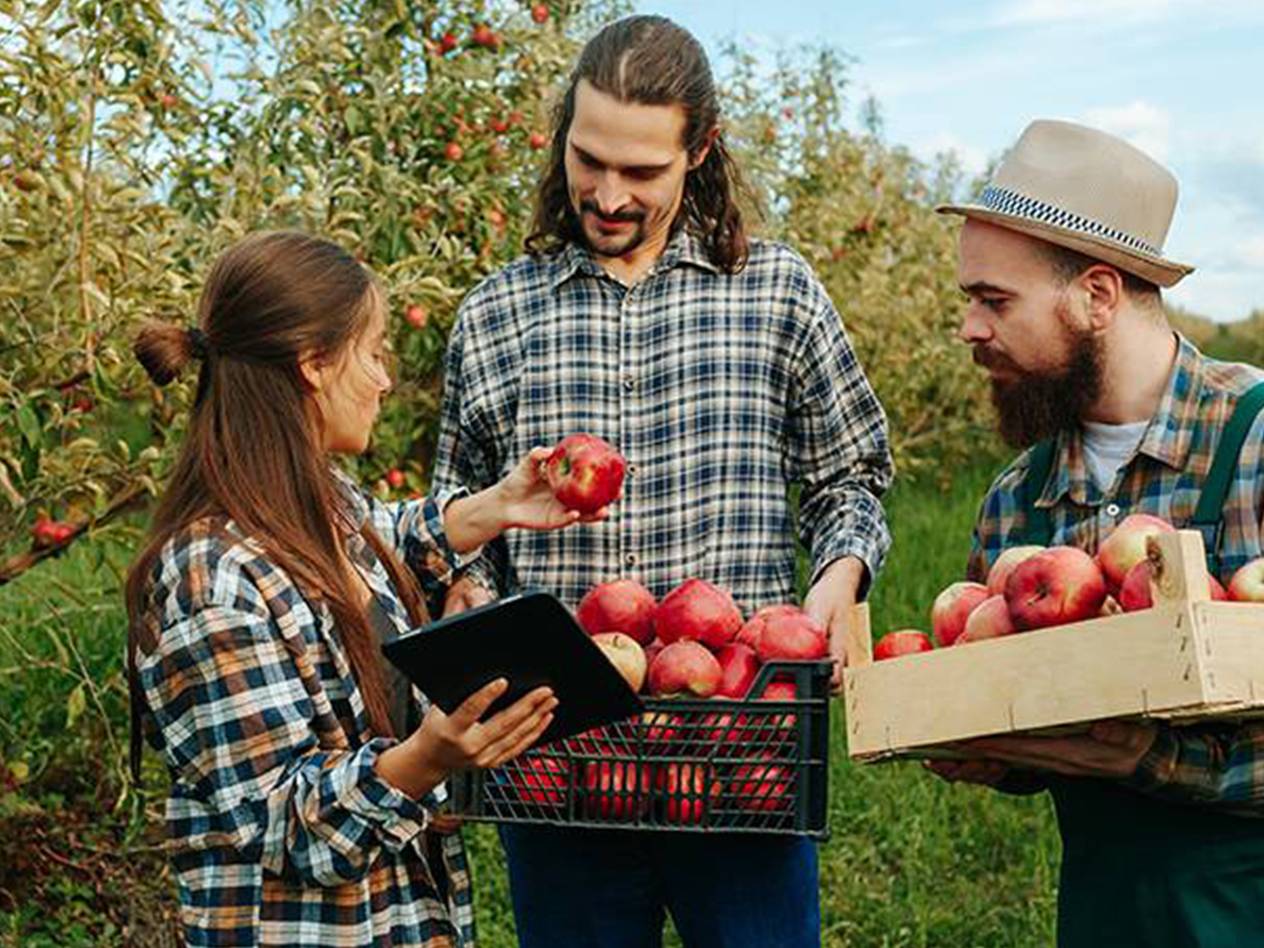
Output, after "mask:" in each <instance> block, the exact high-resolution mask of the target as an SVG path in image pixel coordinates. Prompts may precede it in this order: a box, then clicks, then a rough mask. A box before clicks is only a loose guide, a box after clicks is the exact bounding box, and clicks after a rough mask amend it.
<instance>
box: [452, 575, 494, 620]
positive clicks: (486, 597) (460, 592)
mask: <svg viewBox="0 0 1264 948" xmlns="http://www.w3.org/2000/svg"><path fill="white" fill-rule="evenodd" d="M493 598H495V597H494V596H492V594H491V592H490V591H489V590H488V588H487V587H486V586H484V585H483V584H482V583H480V582H477V581H475V580H473V579H471V578H470V577H469V576H462V577H461V578H460V579H458V580H457V581H456V582H455V583H453V584H452V585H451V586H449V587H448V594H447V595H446V596H445V597H444V600H443V618H445V619H446V618H447V617H448V616H454V615H456V614H457V613H459V612H464V611H465V610H466V609H473V608H474V607H475V606H485V605H487V604H488V603H489V602H491V601H492V599H493Z"/></svg>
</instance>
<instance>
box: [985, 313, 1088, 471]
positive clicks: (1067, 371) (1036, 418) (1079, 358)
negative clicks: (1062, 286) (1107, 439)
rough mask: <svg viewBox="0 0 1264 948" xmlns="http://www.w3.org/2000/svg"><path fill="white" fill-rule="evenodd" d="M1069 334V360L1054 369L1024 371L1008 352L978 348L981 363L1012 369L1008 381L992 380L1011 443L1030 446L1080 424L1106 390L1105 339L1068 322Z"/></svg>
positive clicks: (995, 404) (1004, 432) (994, 398)
mask: <svg viewBox="0 0 1264 948" xmlns="http://www.w3.org/2000/svg"><path fill="white" fill-rule="evenodd" d="M1064 325H1065V323H1064ZM1067 335H1068V339H1069V341H1070V351H1069V353H1068V356H1067V361H1066V364H1065V365H1064V366H1063V367H1062V368H1060V369H1055V370H1052V371H1050V370H1045V371H1038V372H1025V371H1023V370H1022V369H1019V368H1018V367H1017V366H1016V365H1014V364H1013V363H1012V362H1010V361H1009V360H1008V359H1006V358H1005V357H1003V356H1000V357H998V356H995V355H989V354H987V353H985V352H984V351H983V350H980V349H976V350H975V351H974V361H975V362H977V363H979V364H980V365H989V364H991V365H1000V366H1003V367H1005V368H1007V369H1009V370H1010V372H1011V373H1013V374H1012V375H1011V376H1010V377H1008V378H1006V379H1005V380H1000V379H993V380H992V405H993V407H995V408H996V414H997V427H998V430H999V431H1000V434H1001V437H1002V438H1004V439H1005V443H1006V444H1008V445H1010V446H1011V447H1015V448H1026V447H1030V446H1031V445H1033V444H1035V443H1036V442H1038V441H1043V440H1044V439H1046V438H1052V437H1054V436H1055V435H1057V434H1059V433H1061V432H1063V431H1070V430H1073V429H1075V428H1076V427H1078V426H1079V424H1080V421H1081V419H1082V418H1083V417H1084V414H1085V412H1086V411H1087V410H1088V408H1089V407H1090V406H1091V405H1092V404H1093V403H1094V402H1096V401H1097V399H1098V397H1099V396H1100V395H1101V391H1102V346H1101V341H1100V340H1099V339H1098V338H1097V337H1096V336H1095V335H1094V334H1093V333H1092V332H1089V331H1083V330H1077V329H1072V328H1069V327H1068V328H1067Z"/></svg>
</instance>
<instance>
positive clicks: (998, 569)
mask: <svg viewBox="0 0 1264 948" xmlns="http://www.w3.org/2000/svg"><path fill="white" fill-rule="evenodd" d="M1044 549H1045V548H1044V547H1043V546H1011V547H1010V548H1009V549H1007V550H1002V551H1001V555H1000V556H998V557H997V558H996V562H995V563H993V564H992V568H991V569H990V570H988V575H987V589H988V595H989V596H1000V595H1003V594H1004V592H1005V581H1006V580H1007V579H1009V574H1010V573H1011V572H1012V571H1013V569H1014V567H1015V566H1017V565H1018V564H1019V563H1021V562H1022V561H1023V560H1028V559H1031V558H1032V557H1033V556H1035V555H1036V554H1037V553H1043V552H1044Z"/></svg>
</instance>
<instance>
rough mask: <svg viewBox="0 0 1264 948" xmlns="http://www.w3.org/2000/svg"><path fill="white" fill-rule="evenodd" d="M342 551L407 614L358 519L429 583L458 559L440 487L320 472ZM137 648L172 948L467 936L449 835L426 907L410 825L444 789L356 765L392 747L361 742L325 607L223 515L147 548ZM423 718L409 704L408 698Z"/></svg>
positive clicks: (420, 850) (360, 714)
mask: <svg viewBox="0 0 1264 948" xmlns="http://www.w3.org/2000/svg"><path fill="white" fill-rule="evenodd" d="M337 477H338V480H339V482H340V485H342V488H343V494H344V497H345V498H346V501H347V508H346V521H345V524H344V525H345V526H347V529H348V536H347V551H348V554H349V555H350V557H351V559H352V562H353V563H354V564H355V565H356V566H357V568H358V569H359V571H360V573H361V575H362V576H363V577H364V579H365V581H366V582H367V583H368V584H369V586H370V588H371V589H372V591H373V593H374V595H375V596H377V598H378V601H379V602H380V603H381V605H382V607H383V610H384V611H385V612H386V613H387V614H388V615H389V616H390V617H391V619H392V620H393V622H394V624H395V626H396V628H397V629H398V630H399V631H401V632H403V631H406V630H407V629H408V627H409V621H408V618H407V615H406V613H405V610H404V607H403V605H402V603H401V602H400V601H399V599H398V597H397V596H396V594H395V592H394V591H393V589H392V587H391V585H390V581H389V579H388V577H387V573H386V571H385V568H384V567H383V566H382V564H381V562H380V561H378V560H377V558H376V557H375V556H374V554H373V552H372V550H371V549H370V548H369V547H368V545H367V544H366V543H365V542H364V541H363V539H362V538H361V537H360V536H359V534H358V529H359V526H360V525H361V524H363V523H364V521H365V520H366V519H369V520H370V521H371V523H372V526H373V528H374V529H375V530H376V531H377V532H378V535H379V536H381V537H382V538H383V540H384V541H385V542H386V543H387V544H388V545H390V546H392V547H393V548H394V549H396V550H398V551H399V552H400V553H401V555H403V556H404V558H405V560H406V561H407V562H408V563H409V565H410V566H413V567H414V568H418V569H420V570H422V571H428V572H429V573H430V574H431V579H432V581H434V580H437V581H446V580H447V579H448V578H449V577H450V574H451V570H452V568H453V567H455V566H458V565H461V562H462V561H461V559H460V558H459V557H458V556H457V555H456V554H455V553H453V552H452V551H451V550H450V549H449V548H448V546H447V542H446V539H445V537H444V534H443V527H442V516H441V513H440V511H441V509H442V507H443V506H444V505H445V504H446V503H447V501H448V500H450V499H451V497H452V495H450V494H449V495H439V496H437V497H431V498H427V499H426V500H424V501H411V502H405V503H398V504H382V503H379V502H377V501H376V500H373V499H371V498H368V497H367V496H365V495H363V494H361V493H360V492H359V491H358V490H356V489H355V488H354V487H352V486H351V485H350V481H349V480H348V479H347V478H345V477H344V476H342V475H340V474H339V475H337ZM147 604H148V608H147V610H146V612H145V616H144V620H143V621H144V631H145V632H146V633H147V637H148V640H149V641H150V642H156V643H157V645H156V647H155V648H154V650H153V651H152V652H150V653H148V654H145V655H143V656H140V657H138V666H139V667H138V671H139V677H140V682H141V686H142V688H143V692H144V697H145V703H146V705H147V714H146V724H147V726H148V728H147V729H148V731H149V737H150V740H151V742H152V743H153V745H154V746H155V747H156V748H157V749H158V750H159V751H160V752H161V753H162V755H163V758H164V759H165V760H166V763H167V766H168V768H169V770H170V773H171V792H170V796H169V798H168V800H167V823H168V830H169V835H170V838H171V840H170V844H169V845H170V847H171V850H172V852H173V860H174V864H175V868H176V870H177V872H178V875H179V891H180V913H181V920H182V922H183V925H184V931H185V938H186V941H187V943H188V944H190V945H320V946H337V945H348V946H351V945H354V946H362V945H413V946H427V948H439V946H445V948H449V946H457V945H461V946H466V945H470V944H472V943H473V914H472V909H471V903H470V880H469V872H468V868H467V865H466V861H465V854H464V850H463V848H462V844H461V839H460V836H459V835H456V834H454V835H451V836H447V837H445V838H444V840H443V844H442V845H443V851H444V857H445V863H446V869H447V873H448V877H449V881H450V894H451V902H450V904H446V905H445V904H444V903H443V902H441V901H440V899H439V896H438V894H437V891H436V887H435V882H434V879H433V877H432V876H431V873H430V869H429V867H428V865H427V862H426V859H425V855H424V853H425V849H424V840H425V837H424V836H423V833H422V830H423V829H424V828H425V827H426V825H427V822H428V819H429V813H430V812H432V811H433V810H434V809H435V808H437V807H439V806H440V805H441V804H442V802H443V801H444V800H445V799H446V790H445V789H444V788H443V787H442V786H440V787H438V788H436V790H435V791H433V792H432V793H431V794H429V795H427V796H426V797H425V798H423V799H422V800H420V801H414V800H412V799H409V798H408V797H406V796H404V795H403V794H402V793H400V792H399V791H398V790H396V789H395V788H393V787H391V786H390V785H389V784H387V783H386V782H384V781H383V780H382V779H381V778H380V777H378V776H377V775H376V774H375V773H374V770H373V765H374V761H376V759H377V757H378V755H379V754H380V753H381V752H382V751H383V750H385V749H386V748H387V747H389V746H391V745H392V744H394V743H395V742H394V741H393V740H387V739H383V738H374V737H372V735H371V731H370V728H369V723H368V719H367V717H366V715H365V709H364V703H363V700H362V698H361V695H360V692H359V689H358V688H357V686H356V683H355V679H354V676H353V674H352V671H351V666H350V664H349V659H348V658H347V654H346V652H345V650H344V649H343V647H342V645H341V643H340V641H339V638H338V635H337V632H336V630H335V628H334V625H333V618H332V615H331V614H330V612H329V610H328V607H326V606H325V605H323V604H316V603H313V602H310V601H308V600H306V599H304V597H303V596H302V595H301V594H300V593H299V591H298V589H297V588H296V586H295V585H294V582H293V580H292V579H291V578H290V577H289V576H288V575H286V574H285V573H284V572H282V571H281V569H280V568H278V567H277V566H276V565H275V564H274V563H273V562H271V561H270V560H269V559H268V557H267V556H266V555H265V554H264V553H263V551H262V549H261V548H260V545H259V544H258V543H257V542H256V541H254V540H252V539H250V538H249V537H245V536H242V535H241V532H240V531H239V530H238V528H237V527H236V525H235V524H234V523H233V522H231V521H225V520H222V519H221V520H219V521H211V520H203V521H199V522H197V523H194V524H191V525H190V526H189V527H187V528H186V529H184V530H182V531H181V532H179V533H178V534H176V535H175V536H174V537H172V539H171V540H170V541H169V542H168V543H167V544H166V545H165V546H164V547H163V550H162V553H161V556H160V557H159V559H158V560H157V561H156V563H155V566H154V569H153V572H152V574H151V578H150V585H149V587H148V598H147ZM414 695H415V697H416V698H417V699H418V700H419V701H420V702H421V708H420V710H422V711H424V707H425V703H424V700H423V699H421V697H420V694H419V693H417V692H414Z"/></svg>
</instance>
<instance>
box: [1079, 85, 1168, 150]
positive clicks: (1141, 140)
mask: <svg viewBox="0 0 1264 948" xmlns="http://www.w3.org/2000/svg"><path fill="white" fill-rule="evenodd" d="M1084 121H1085V123H1086V124H1088V125H1092V126H1093V127H1094V128H1100V129H1101V130H1102V131H1104V132H1110V133H1111V134H1112V135H1118V136H1119V137H1120V138H1122V139H1124V140H1125V141H1127V142H1129V143H1131V144H1133V145H1135V146H1136V147H1137V148H1140V149H1141V150H1142V151H1144V152H1145V153H1146V154H1147V155H1149V156H1150V157H1151V158H1153V159H1154V160H1155V161H1159V162H1165V161H1167V155H1168V147H1169V145H1170V143H1171V141H1170V140H1171V132H1172V117H1171V116H1170V115H1169V114H1168V113H1167V112H1166V111H1165V110H1163V109H1161V108H1159V107H1158V106H1157V105H1152V104H1150V103H1149V102H1145V101H1143V100H1141V99H1138V100H1136V101H1135V102H1130V103H1129V104H1127V105H1121V106H1112V107H1106V108H1097V109H1089V110H1088V111H1087V112H1086V113H1085V114H1084Z"/></svg>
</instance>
